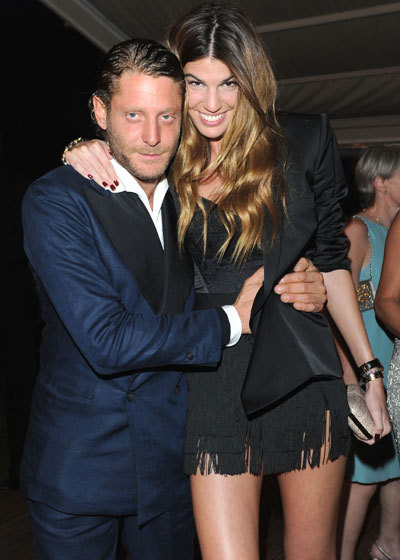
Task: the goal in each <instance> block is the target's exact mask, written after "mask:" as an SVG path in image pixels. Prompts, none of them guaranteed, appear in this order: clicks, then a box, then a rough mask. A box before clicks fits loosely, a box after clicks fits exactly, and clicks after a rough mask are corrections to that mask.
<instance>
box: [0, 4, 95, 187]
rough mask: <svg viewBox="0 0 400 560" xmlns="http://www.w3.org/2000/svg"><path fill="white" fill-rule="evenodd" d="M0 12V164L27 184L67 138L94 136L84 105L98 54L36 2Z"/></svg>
mask: <svg viewBox="0 0 400 560" xmlns="http://www.w3.org/2000/svg"><path fill="white" fill-rule="evenodd" d="M1 12H2V14H1V19H2V26H1V27H2V30H3V32H2V34H1V40H0V41H1V42H0V44H1V50H2V56H1V60H2V80H1V82H2V90H3V111H2V118H1V129H0V130H1V136H2V139H3V142H2V144H3V152H4V160H3V165H5V166H6V168H7V169H8V170H13V171H16V170H18V172H20V173H22V174H24V175H25V176H26V177H27V179H28V182H30V181H31V180H33V179H34V178H36V177H38V176H40V175H42V174H43V173H44V172H46V171H47V170H49V169H52V168H53V167H56V166H57V165H59V164H60V154H61V152H62V150H63V148H64V146H65V144H67V143H68V142H69V141H70V140H72V139H73V138H76V137H77V136H89V137H90V136H92V135H93V129H92V126H91V124H90V119H89V112H88V108H87V102H88V98H89V96H90V93H91V91H92V88H93V82H94V76H95V74H96V70H97V67H98V64H99V61H100V59H101V56H102V53H101V52H100V51H99V50H98V49H97V48H96V47H95V46H93V45H92V44H91V43H90V42H89V41H87V40H86V39H85V38H84V37H82V36H81V35H80V34H79V33H78V32H77V31H75V30H74V29H72V28H71V27H68V26H66V25H65V24H64V23H63V22H62V20H61V19H60V18H59V17H58V16H56V15H55V14H53V13H52V12H51V11H50V10H49V9H48V8H46V7H45V6H44V5H42V4H40V3H39V2H38V1H37V0H18V1H15V2H3V3H2V9H1ZM4 187H5V186H4V185H3V186H2V188H3V189H4Z"/></svg>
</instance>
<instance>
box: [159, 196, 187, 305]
mask: <svg viewBox="0 0 400 560" xmlns="http://www.w3.org/2000/svg"><path fill="white" fill-rule="evenodd" d="M162 219H163V233H164V251H165V260H164V263H165V267H164V278H165V282H164V291H163V299H162V304H161V309H160V311H161V312H162V313H182V311H183V310H184V308H185V302H186V300H187V298H188V296H189V293H190V290H191V289H192V286H193V262H192V259H191V258H190V257H189V256H188V255H187V253H183V254H180V253H179V250H178V238H177V229H176V224H177V221H178V216H177V212H176V208H175V204H174V201H173V197H172V194H171V193H170V192H169V191H168V192H167V194H166V195H165V199H164V203H163V206H162Z"/></svg>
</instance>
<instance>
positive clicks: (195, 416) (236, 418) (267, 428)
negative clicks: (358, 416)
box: [184, 335, 349, 475]
mask: <svg viewBox="0 0 400 560" xmlns="http://www.w3.org/2000/svg"><path fill="white" fill-rule="evenodd" d="M252 343H253V338H252V337H251V336H249V335H244V336H242V338H241V340H240V341H239V343H238V344H237V345H235V346H233V347H231V348H226V349H224V351H223V356H222V360H221V363H220V365H219V367H218V368H215V369H213V370H209V369H207V370H202V371H196V372H192V373H188V374H187V379H188V384H189V406H188V418H187V434H186V443H185V461H184V470H185V472H186V474H195V473H197V472H198V470H200V473H201V474H208V473H211V472H215V473H218V474H224V475H234V474H241V473H244V472H250V473H252V474H255V475H258V474H264V475H266V474H272V473H283V472H289V471H292V470H298V469H304V468H306V466H307V465H309V466H311V467H316V466H319V465H320V464H322V463H324V462H326V461H334V460H335V459H337V458H339V457H340V456H341V455H346V454H347V451H348V448H349V430H348V425H347V415H348V405H347V398H346V390H345V386H344V383H343V381H342V380H341V379H320V378H318V379H316V380H315V381H311V382H309V383H307V384H306V385H303V386H302V387H301V388H300V389H298V390H297V391H296V392H295V393H292V394H291V395H290V396H289V397H288V398H286V399H285V400H283V401H281V402H280V403H279V404H277V405H276V406H274V407H273V408H270V409H268V410H267V411H266V412H264V413H263V414H261V415H259V416H257V417H255V418H253V419H251V420H249V419H248V418H247V416H246V414H245V412H244V410H243V407H242V404H241V400H240V393H241V389H242V385H243V381H244V376H245V373H246V368H247V364H248V362H249V358H250V352H251V346H252ZM294 367H295V365H294ZM327 422H329V426H327Z"/></svg>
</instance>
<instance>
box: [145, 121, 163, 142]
mask: <svg viewBox="0 0 400 560" xmlns="http://www.w3.org/2000/svg"><path fill="white" fill-rule="evenodd" d="M142 139H143V142H145V143H146V144H148V145H149V146H157V144H159V143H160V140H161V138H160V125H159V123H158V121H157V120H156V119H151V120H150V119H149V120H147V121H146V122H145V123H144V127H143V133H142Z"/></svg>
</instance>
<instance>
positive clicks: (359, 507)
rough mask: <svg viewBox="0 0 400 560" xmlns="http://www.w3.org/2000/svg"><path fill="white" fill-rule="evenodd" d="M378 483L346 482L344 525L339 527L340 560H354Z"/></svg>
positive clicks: (343, 504)
mask: <svg viewBox="0 0 400 560" xmlns="http://www.w3.org/2000/svg"><path fill="white" fill-rule="evenodd" d="M375 491H376V484H358V483H357V482H352V483H350V484H346V487H345V488H344V492H343V499H342V503H341V509H342V512H341V516H343V522H342V527H341V528H340V529H339V532H340V534H339V543H340V556H339V557H340V560H354V558H355V553H356V548H357V543H358V539H359V538H360V533H361V529H362V527H363V525H364V521H365V517H366V515H367V510H368V506H369V504H370V501H371V499H372V496H373V495H374V494H375Z"/></svg>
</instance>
